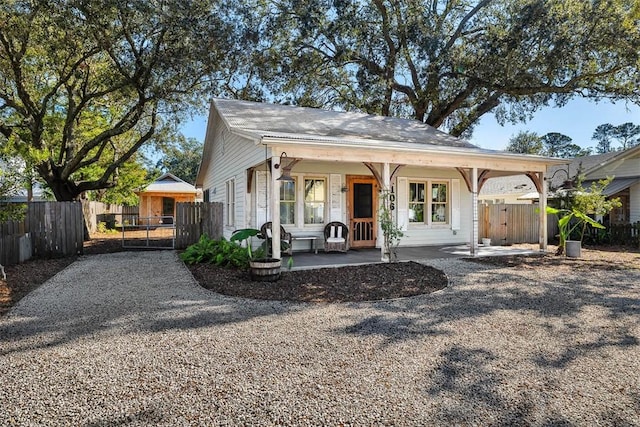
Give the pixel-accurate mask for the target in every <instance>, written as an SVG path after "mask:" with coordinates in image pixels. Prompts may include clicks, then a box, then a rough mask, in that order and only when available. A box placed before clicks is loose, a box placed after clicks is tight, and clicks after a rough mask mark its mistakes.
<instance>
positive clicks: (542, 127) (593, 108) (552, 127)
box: [182, 99, 640, 150]
mask: <svg viewBox="0 0 640 427" xmlns="http://www.w3.org/2000/svg"><path fill="white" fill-rule="evenodd" d="M626 122H632V123H634V124H636V125H640V107H639V106H636V105H633V104H628V105H625V103H623V102H618V103H615V104H612V103H611V102H609V101H600V102H599V103H594V102H589V101H587V100H585V99H574V100H572V101H570V102H569V103H568V104H567V105H566V106H564V107H562V108H553V107H546V108H543V109H541V110H540V111H538V112H537V113H536V114H535V115H534V117H533V119H532V120H530V121H528V122H527V123H518V124H516V125H511V124H505V126H501V125H500V124H498V122H497V121H496V119H495V117H494V116H493V114H485V115H484V116H483V117H482V118H481V119H480V124H478V125H477V126H476V128H475V129H474V132H473V136H472V138H471V139H470V140H469V141H470V142H471V143H472V144H475V145H477V146H479V147H481V148H488V149H492V150H504V149H505V148H506V147H507V144H508V143H509V139H511V137H513V136H514V135H516V134H517V133H518V132H520V131H529V132H535V133H537V134H538V135H540V136H542V135H545V134H547V133H549V132H560V133H562V134H564V135H567V136H569V137H570V138H572V139H573V141H572V142H573V143H574V144H578V145H579V146H581V147H582V148H587V147H595V145H596V142H595V141H593V140H592V139H591V136H592V135H593V131H594V130H595V129H596V127H597V126H598V125H601V124H603V123H611V124H612V125H614V126H617V125H620V124H622V123H626ZM206 127H207V117H206V116H198V117H194V118H193V120H191V121H188V122H185V124H184V126H183V127H182V133H183V134H184V135H185V136H186V137H192V138H196V139H198V140H199V141H203V140H204V135H205V132H206Z"/></svg>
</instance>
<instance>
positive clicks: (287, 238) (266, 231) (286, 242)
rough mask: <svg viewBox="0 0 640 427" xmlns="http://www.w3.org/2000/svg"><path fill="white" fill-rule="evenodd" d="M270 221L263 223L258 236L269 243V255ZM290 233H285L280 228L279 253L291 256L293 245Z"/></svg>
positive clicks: (281, 227) (271, 235)
mask: <svg viewBox="0 0 640 427" xmlns="http://www.w3.org/2000/svg"><path fill="white" fill-rule="evenodd" d="M271 228H272V224H271V221H269V222H265V223H264V224H262V227H260V234H262V237H263V238H264V239H266V240H267V242H269V255H271V253H272V252H271V247H272V246H271V238H272V237H273V234H272V231H271ZM291 240H292V239H291V233H289V232H287V231H286V230H285V229H284V227H283V226H280V248H281V250H280V252H282V253H286V254H288V255H293V245H292V242H291Z"/></svg>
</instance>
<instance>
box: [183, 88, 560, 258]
mask: <svg viewBox="0 0 640 427" xmlns="http://www.w3.org/2000/svg"><path fill="white" fill-rule="evenodd" d="M561 163H562V161H559V160H558V159H550V158H546V157H540V156H529V155H522V154H513V153H506V152H502V151H493V150H485V149H480V148H478V147H476V146H474V145H472V144H470V143H468V142H466V141H464V140H461V139H458V138H455V137H453V136H451V135H448V134H446V133H444V132H440V131H438V130H436V129H435V128H433V127H431V126H428V125H425V124H423V123H421V122H418V121H416V120H407V119H398V118H391V117H382V116H372V115H367V114H360V113H345V112H336V111H326V110H320V109H314V108H303V107H293V106H284V105H275V104H266V103H255V102H247V101H236V100H224V99H216V100H214V101H213V102H212V104H211V109H210V113H209V121H208V124H207V133H206V138H205V145H204V151H203V158H202V163H201V165H200V170H199V172H198V177H197V179H196V186H197V187H198V188H202V189H203V190H204V199H205V201H217V202H222V203H223V204H224V235H225V236H227V237H229V236H230V235H231V233H232V232H233V230H235V229H239V228H245V227H255V228H259V227H260V226H261V225H262V224H263V223H264V222H266V221H273V228H274V229H277V228H278V227H279V225H280V224H282V225H283V226H284V227H285V228H286V230H287V231H289V232H291V233H293V234H294V235H296V234H305V235H315V236H317V237H318V238H319V239H321V238H322V237H321V236H322V233H323V229H324V225H325V224H327V223H329V222H331V221H341V222H343V223H345V224H346V225H347V226H348V228H349V238H350V240H351V247H352V248H363V247H381V238H382V232H381V230H380V228H379V224H378V208H379V203H380V196H379V192H380V191H381V190H382V189H387V190H390V191H392V192H393V194H394V198H395V202H394V208H395V209H394V211H393V212H394V215H395V219H396V221H397V224H398V226H399V227H401V228H402V230H403V231H404V233H405V236H404V237H403V238H402V239H401V243H400V244H401V245H403V246H404V245H406V246H420V245H441V244H462V243H469V242H473V245H471V248H472V249H471V251H472V253H475V247H476V245H477V242H478V231H477V194H478V191H479V189H480V188H481V187H482V185H483V184H484V182H485V181H486V180H487V179H488V178H489V177H491V176H505V175H517V174H522V173H525V174H527V176H529V177H530V179H531V182H533V183H534V185H536V187H534V188H537V189H540V190H541V191H542V188H543V186H542V182H543V181H542V179H543V177H544V174H545V172H546V171H547V167H548V166H549V165H556V164H561ZM282 174H284V175H287V176H289V175H290V177H291V178H292V179H293V180H292V181H284V182H282V184H281V181H280V180H278V178H279V177H281V175H282ZM272 212H279V215H275V216H273V215H272ZM540 217H541V224H544V225H545V226H544V227H543V226H542V225H541V227H540V242H541V247H543V246H545V245H546V216H545V215H541V216H540ZM474 218H475V221H474ZM273 240H274V241H273V252H274V256H279V254H280V242H279V241H277V239H275V238H274V239H273ZM301 243H305V244H306V242H301ZM295 249H301V248H296V247H294V250H295Z"/></svg>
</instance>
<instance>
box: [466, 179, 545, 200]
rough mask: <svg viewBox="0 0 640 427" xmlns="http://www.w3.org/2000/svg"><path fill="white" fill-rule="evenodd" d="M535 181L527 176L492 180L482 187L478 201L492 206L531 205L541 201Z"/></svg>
mask: <svg viewBox="0 0 640 427" xmlns="http://www.w3.org/2000/svg"><path fill="white" fill-rule="evenodd" d="M539 197H540V196H539V194H538V191H537V190H536V186H535V185H534V184H533V181H531V179H530V178H529V177H527V176H526V175H512V176H501V177H497V178H490V179H488V180H487V182H486V183H485V184H484V185H483V186H482V190H481V191H480V194H478V200H479V201H480V203H484V204H488V205H492V204H531V203H534V202H537V201H538V199H539Z"/></svg>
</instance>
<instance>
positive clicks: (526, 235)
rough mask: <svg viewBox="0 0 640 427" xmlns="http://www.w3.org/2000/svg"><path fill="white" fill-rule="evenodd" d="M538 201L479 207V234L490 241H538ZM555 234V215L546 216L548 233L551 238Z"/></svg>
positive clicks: (504, 243) (498, 243)
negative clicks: (532, 203) (529, 203)
mask: <svg viewBox="0 0 640 427" xmlns="http://www.w3.org/2000/svg"><path fill="white" fill-rule="evenodd" d="M537 210H538V205H524V204H517V205H516V204H513V205H509V204H497V205H480V206H479V207H478V214H479V215H478V221H479V222H478V231H479V237H480V238H483V237H488V238H490V239H491V244H493V245H496V246H497V245H511V244H515V243H538V242H539V241H540V239H539V235H540V231H539V224H540V214H539V213H538V211H537ZM556 234H558V221H557V219H556V217H555V215H548V216H547V235H548V238H549V240H553V238H554V236H555V235H556Z"/></svg>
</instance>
